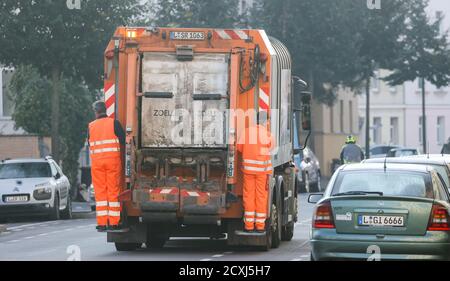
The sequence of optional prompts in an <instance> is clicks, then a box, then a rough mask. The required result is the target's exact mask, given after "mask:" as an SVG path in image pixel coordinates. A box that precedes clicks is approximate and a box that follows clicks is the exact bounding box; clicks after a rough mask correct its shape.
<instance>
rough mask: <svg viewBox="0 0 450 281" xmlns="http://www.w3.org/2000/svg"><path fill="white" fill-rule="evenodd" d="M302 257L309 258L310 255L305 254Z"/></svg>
mask: <svg viewBox="0 0 450 281" xmlns="http://www.w3.org/2000/svg"><path fill="white" fill-rule="evenodd" d="M300 257H301V258H308V257H309V255H303V256H300Z"/></svg>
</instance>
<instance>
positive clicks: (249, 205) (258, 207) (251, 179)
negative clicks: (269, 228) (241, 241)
mask: <svg viewBox="0 0 450 281" xmlns="http://www.w3.org/2000/svg"><path fill="white" fill-rule="evenodd" d="M267 179H268V176H267V175H252V174H244V194H243V199H244V224H245V229H246V230H250V231H251V230H254V229H255V226H256V229H257V230H264V229H265V226H266V219H267V198H268V186H267Z"/></svg>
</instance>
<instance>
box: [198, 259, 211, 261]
mask: <svg viewBox="0 0 450 281" xmlns="http://www.w3.org/2000/svg"><path fill="white" fill-rule="evenodd" d="M200 261H212V259H201V260H200Z"/></svg>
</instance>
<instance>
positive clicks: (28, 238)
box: [23, 236, 35, 240]
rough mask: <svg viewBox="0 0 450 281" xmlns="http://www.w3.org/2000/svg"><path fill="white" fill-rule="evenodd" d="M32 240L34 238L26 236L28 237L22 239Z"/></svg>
mask: <svg viewBox="0 0 450 281" xmlns="http://www.w3.org/2000/svg"><path fill="white" fill-rule="evenodd" d="M33 238H35V237H34V236H28V237H25V238H23V239H25V240H30V239H33Z"/></svg>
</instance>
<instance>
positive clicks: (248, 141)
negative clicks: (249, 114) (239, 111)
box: [237, 111, 274, 233]
mask: <svg viewBox="0 0 450 281" xmlns="http://www.w3.org/2000/svg"><path fill="white" fill-rule="evenodd" d="M258 120H259V124H254V123H253V124H251V125H250V126H249V127H248V128H246V129H245V131H244V132H243V134H241V135H240V136H239V137H238V139H239V141H238V144H237V150H238V151H239V152H240V153H242V172H243V173H244V190H243V200H244V226H245V227H244V231H246V232H253V231H255V228H256V232H259V233H263V232H264V231H265V227H266V219H267V204H268V203H267V200H268V189H269V178H270V177H271V175H272V173H273V171H272V169H273V168H272V161H271V158H272V157H271V150H272V148H273V146H274V140H273V137H272V134H271V133H270V131H269V130H268V128H267V112H265V111H261V112H259V113H258Z"/></svg>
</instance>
